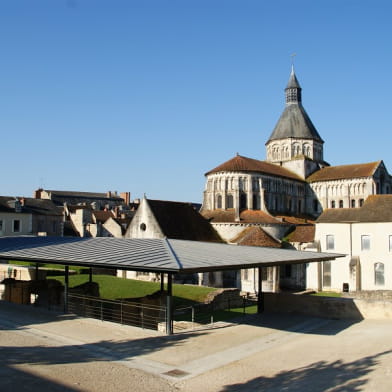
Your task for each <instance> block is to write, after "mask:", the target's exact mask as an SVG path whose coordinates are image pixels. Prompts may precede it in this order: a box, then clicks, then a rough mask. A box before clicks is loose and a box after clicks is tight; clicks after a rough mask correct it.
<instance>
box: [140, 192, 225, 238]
mask: <svg viewBox="0 0 392 392" xmlns="http://www.w3.org/2000/svg"><path fill="white" fill-rule="evenodd" d="M147 202H148V205H149V206H150V209H151V211H152V213H153V214H154V216H155V219H156V220H157V222H158V224H159V226H160V228H161V230H162V232H163V234H164V235H165V236H166V237H167V238H175V239H183V240H191V241H212V242H223V240H222V239H221V238H220V237H219V235H218V233H217V232H216V231H215V230H214V228H213V227H212V226H211V224H210V223H209V222H208V220H206V219H205V218H204V217H203V216H202V215H201V214H200V213H199V212H197V211H196V210H195V208H194V207H193V205H192V204H191V203H182V202H176V201H163V200H150V199H148V200H147Z"/></svg>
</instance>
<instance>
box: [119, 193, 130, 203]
mask: <svg viewBox="0 0 392 392" xmlns="http://www.w3.org/2000/svg"><path fill="white" fill-rule="evenodd" d="M120 197H121V198H122V199H123V200H124V204H126V205H127V206H129V204H130V203H131V192H121V193H120Z"/></svg>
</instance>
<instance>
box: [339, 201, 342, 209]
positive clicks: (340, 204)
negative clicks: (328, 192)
mask: <svg viewBox="0 0 392 392" xmlns="http://www.w3.org/2000/svg"><path fill="white" fill-rule="evenodd" d="M339 208H343V200H339Z"/></svg>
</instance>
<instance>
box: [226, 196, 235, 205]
mask: <svg viewBox="0 0 392 392" xmlns="http://www.w3.org/2000/svg"><path fill="white" fill-rule="evenodd" d="M226 208H234V203H233V195H227V200H226Z"/></svg>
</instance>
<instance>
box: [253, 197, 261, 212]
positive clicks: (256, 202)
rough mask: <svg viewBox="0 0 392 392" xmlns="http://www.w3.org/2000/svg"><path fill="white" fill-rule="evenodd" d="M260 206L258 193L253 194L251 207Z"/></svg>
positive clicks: (258, 207)
mask: <svg viewBox="0 0 392 392" xmlns="http://www.w3.org/2000/svg"><path fill="white" fill-rule="evenodd" d="M260 208H261V206H260V195H253V209H254V210H259V209H260Z"/></svg>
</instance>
